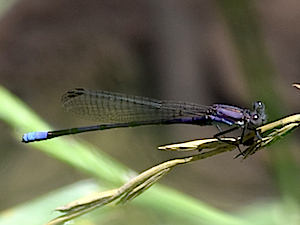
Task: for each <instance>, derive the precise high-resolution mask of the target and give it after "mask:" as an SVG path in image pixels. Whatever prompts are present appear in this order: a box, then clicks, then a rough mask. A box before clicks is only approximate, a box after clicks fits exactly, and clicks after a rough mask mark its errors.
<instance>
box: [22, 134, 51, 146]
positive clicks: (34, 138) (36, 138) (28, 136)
mask: <svg viewBox="0 0 300 225" xmlns="http://www.w3.org/2000/svg"><path fill="white" fill-rule="evenodd" d="M47 135H48V132H46V131H37V132H30V133H26V134H24V135H23V139H22V142H25V143H27V142H33V141H39V140H45V139H47Z"/></svg>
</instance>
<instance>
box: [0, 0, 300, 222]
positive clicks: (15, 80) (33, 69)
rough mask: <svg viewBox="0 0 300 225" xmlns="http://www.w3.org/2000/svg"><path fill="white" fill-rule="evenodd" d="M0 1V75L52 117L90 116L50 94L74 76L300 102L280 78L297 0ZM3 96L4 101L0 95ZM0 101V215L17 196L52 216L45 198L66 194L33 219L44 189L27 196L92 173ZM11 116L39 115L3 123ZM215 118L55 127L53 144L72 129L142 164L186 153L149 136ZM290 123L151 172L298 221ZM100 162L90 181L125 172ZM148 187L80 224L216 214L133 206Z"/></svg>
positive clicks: (192, 191)
mask: <svg viewBox="0 0 300 225" xmlns="http://www.w3.org/2000/svg"><path fill="white" fill-rule="evenodd" d="M8 2H9V3H11V4H10V5H8ZM0 4H1V5H0V7H1V9H2V10H1V13H2V14H1V18H0V84H1V85H2V86H3V87H5V88H6V89H8V90H9V91H10V92H12V93H13V94H14V95H16V96H17V97H18V98H19V99H21V100H22V101H24V102H25V103H26V104H27V105H28V106H29V107H30V108H32V109H33V110H34V111H35V112H36V113H37V114H38V115H40V116H41V117H42V118H43V119H44V120H45V121H47V122H48V123H49V124H51V126H52V127H54V128H55V129H61V128H68V127H70V128H71V127H76V126H85V125H91V124H95V122H91V121H85V120H83V119H80V118H76V117H73V116H71V115H68V114H67V113H64V112H63V111H62V110H61V109H60V98H61V96H62V95H63V94H64V93H65V92H66V91H68V90H69V89H71V88H74V87H86V88H94V89H103V90H109V91H115V92H121V93H127V94H134V95H140V96H147V97H153V98H157V99H168V100H181V101H188V102H195V103H200V104H205V105H210V104H213V103H228V104H233V105H237V106H240V107H245V108H249V107H251V104H252V102H254V101H256V100H261V101H264V103H265V105H266V107H267V114H268V118H269V121H272V120H275V119H279V118H281V117H284V116H286V115H289V114H293V113H296V112H298V111H299V108H300V104H299V99H300V98H299V97H300V92H299V90H297V89H295V88H292V86H291V85H292V83H295V82H300V76H299V74H300V63H299V61H300V42H299V39H300V27H299V20H300V14H299V11H300V2H298V1H290V0H288V1H276V2H274V1H245V0H242V1H238V0H233V1H221V0H219V1H218V0H217V1H204V0H198V1H196V0H189V1H183V0H181V1H179V0H177V1H174V0H173V1H172V0H169V1H168V0H165V1H148V0H141V1H134V0H129V1H118V0H111V1H103V0H86V1H83V0H81V1H79V0H75V1H74V0H73V1H68V0H61V1H50V0H43V1H40V0H18V1H0ZM0 98H2V99H1V101H4V100H6V99H4V98H5V97H4V95H1V96H0ZM21 104H22V103H20V104H19V105H20V106H21V107H23V105H21ZM24 107H26V106H24ZM1 111H3V113H2V114H1V119H2V120H3V121H4V122H2V121H1V122H0V131H1V137H0V141H1V142H0V146H1V147H0V154H1V156H0V180H1V183H0V202H1V203H0V211H4V210H7V209H11V210H10V211H4V213H2V214H1V216H2V217H0V221H1V219H2V221H4V222H5V223H3V224H9V223H10V224H13V223H12V222H9V221H12V220H13V217H14V219H16V217H18V215H17V214H15V215H14V214H13V213H12V212H13V211H14V209H19V208H18V207H19V206H20V204H23V206H24V204H25V206H26V204H28V207H27V208H26V207H25V211H26V210H28V211H26V215H28V216H30V217H33V221H32V222H30V223H25V224H42V223H45V222H47V220H48V219H49V218H50V216H51V218H53V217H55V216H57V214H55V215H51V210H53V209H54V208H55V207H56V206H59V205H62V204H65V203H67V202H68V201H70V200H75V199H76V198H75V199H74V198H72V197H70V198H71V199H70V200H66V199H62V197H58V196H56V197H57V199H58V201H57V202H55V203H54V207H53V206H51V207H49V209H45V211H46V212H49V215H48V216H49V218H45V217H44V218H41V219H37V218H36V219H34V217H35V216H36V214H37V212H36V210H37V207H38V208H39V209H42V206H43V205H45V203H44V202H43V205H42V206H41V205H38V206H37V207H36V208H34V207H33V208H30V207H31V206H32V205H33V204H34V203H36V204H38V202H39V201H41V202H42V200H39V199H40V198H43V197H42V196H45V195H46V196H47V194H48V195H49V193H53V191H55V190H57V189H59V188H63V189H60V190H64V187H66V186H67V185H69V184H73V183H76V182H79V181H81V180H85V179H90V178H93V174H92V173H89V172H88V171H87V170H84V172H83V171H80V170H78V169H76V168H75V167H73V166H70V165H69V164H66V163H64V162H62V161H59V160H57V159H55V158H52V157H49V152H51V149H50V148H52V149H53V151H54V150H55V149H59V148H58V147H55V145H54V144H53V143H54V141H52V140H49V141H47V142H44V143H42V146H44V147H46V148H47V147H49V149H48V154H44V153H43V152H40V151H37V149H36V148H35V147H37V148H38V147H39V145H40V143H38V144H34V143H33V144H27V145H25V144H23V143H21V137H22V134H23V133H26V132H31V131H36V130H39V129H45V128H44V127H42V126H41V127H39V124H35V122H34V121H35V120H34V119H32V120H29V119H28V120H27V117H25V116H24V118H23V117H22V115H23V114H18V113H20V112H21V109H16V108H10V107H9V106H6V105H5V106H3V104H2V109H1ZM9 115H11V116H14V117H16V118H17V119H20V121H23V123H24V124H27V125H28V127H30V126H32V127H34V126H36V127H35V128H28V127H27V125H26V126H25V125H21V123H19V122H15V123H13V122H8V120H7V117H8V116H9ZM29 129H32V130H29ZM216 131H217V129H216V128H215V127H205V128H203V127H196V126H189V125H172V126H155V127H137V128H132V129H118V130H109V131H105V132H101V133H97V132H94V133H89V134H82V135H77V136H75V137H68V138H64V140H67V141H70V145H69V146H70V147H69V148H68V144H66V145H64V147H63V148H68V149H67V150H68V152H69V154H68V157H70V158H72V157H73V155H72V148H73V147H74V146H73V145H72V144H71V143H73V142H72V141H73V139H75V140H77V141H79V142H81V141H83V140H84V141H86V142H87V143H90V144H92V145H94V146H97V147H99V148H100V149H102V150H103V152H105V154H107V155H109V156H110V157H111V158H113V159H115V160H117V161H119V162H121V163H122V164H124V165H126V166H127V167H129V168H130V169H132V170H134V171H136V172H138V173H139V172H141V171H144V170H146V169H148V168H150V167H151V166H153V165H156V164H158V163H160V162H162V161H165V160H168V159H171V158H176V157H182V156H184V155H186V154H182V153H171V152H160V151H157V146H158V145H163V144H168V143H174V142H182V141H187V140H192V139H199V138H205V137H211V136H212V135H214V134H215V133H216ZM16 136H17V137H18V138H17V139H16V138H15V137H16ZM298 136H299V131H296V132H294V133H293V134H292V135H289V136H287V137H286V138H285V139H283V140H282V141H280V142H277V143H276V144H275V145H273V146H270V147H268V148H267V149H264V150H263V151H259V152H257V153H256V154H255V155H253V156H251V157H249V158H248V159H247V160H245V161H243V162H240V160H238V159H235V160H234V159H233V157H234V156H235V155H236V154H237V152H230V153H228V154H223V155H219V156H217V157H213V158H210V159H207V160H203V161H200V162H197V163H194V164H191V165H187V166H182V167H178V168H175V169H174V170H172V171H171V172H170V173H169V174H167V176H166V177H164V178H163V179H162V180H161V181H160V184H163V185H166V186H168V187H171V188H173V189H175V190H178V191H179V192H182V193H184V194H185V195H184V194H183V196H189V198H193V201H197V202H198V203H199V202H200V201H201V202H205V203H206V204H208V205H209V206H211V207H212V209H211V210H212V211H214V210H215V209H216V210H217V211H218V210H220V212H222V213H224V214H225V215H228V216H229V215H230V216H231V215H236V216H238V217H243V218H246V219H245V221H247V222H249V223H251V224H258V221H259V222H260V224H287V222H289V224H298V222H299V220H300V218H299V212H300V211H299V208H300V207H299V203H300V188H299V187H300V166H299V165H300V152H299V138H297V137H298ZM50 146H51V147H50ZM60 147H61V146H60ZM74 148H75V147H74ZM67 150H66V151H67ZM62 151H63V150H62ZM97 151H98V150H97ZM50 155H51V153H50ZM100 158H101V157H100ZM64 161H66V160H64ZM108 164H110V161H109V162H108ZM111 165H112V166H113V167H116V165H114V164H113V163H111ZM99 166H101V165H99ZM106 168H109V167H106ZM122 169H123V170H124V171H127V172H128V171H129V170H128V169H125V167H123V166H120V171H121V170H122ZM91 170H92V169H91ZM99 170H100V169H99ZM107 170H108V171H107V172H105V169H104V170H103V171H101V172H102V174H103V173H104V174H103V176H105V174H109V175H107V176H109V178H107V179H104V180H101V179H99V180H98V181H97V182H95V183H97V184H99V185H100V186H99V187H100V189H101V190H108V189H110V188H116V187H118V185H121V184H122V182H121V181H122V179H119V180H116V181H115V182H114V180H115V179H114V178H113V177H112V175H111V174H110V172H111V169H107ZM129 173H131V172H129ZM127 175H128V174H127ZM94 176H95V174H94ZM128 176H130V174H129V175H128ZM96 177H97V175H96ZM98 178H99V176H98ZM116 179H117V178H116ZM125 180H126V178H124V182H125ZM83 183H84V182H83ZM91 183H92V184H93V183H94V182H91ZM91 183H89V182H88V185H90V184H91ZM80 184H82V183H79V186H80ZM84 185H86V183H84ZM92 186H93V185H92ZM93 187H94V186H93ZM99 187H98V186H97V187H94V188H95V189H97V188H99ZM71 189H72V188H71ZM153 189H155V187H153ZM65 190H68V189H65ZM73 191H74V189H73ZM151 191H152V188H151V189H150V190H149V191H147V193H145V194H143V195H141V196H139V197H138V199H136V200H134V201H133V202H132V203H130V204H128V205H124V206H120V205H119V206H114V204H112V206H108V207H107V208H102V209H99V210H98V211H97V213H98V214H97V213H96V215H97V216H99V217H100V218H98V219H96V220H95V221H96V222H95V221H94V222H93V223H92V222H90V223H89V224H141V223H143V224H182V223H187V224H213V223H212V221H214V218H211V221H209V220H208V221H203V220H202V219H201V210H200V211H199V212H198V213H199V220H198V221H197V218H193V221H192V220H191V221H189V220H187V218H182V217H180V216H179V215H180V214H183V213H184V214H187V217H188V213H189V210H186V211H185V212H182V211H178V212H177V213H174V212H173V214H172V213H164V211H163V210H161V209H160V208H157V205H156V206H153V207H152V206H149V205H143V203H141V202H142V201H143V198H145V199H146V198H147V197H144V195H145V196H148V197H151V193H152V192H151ZM70 192H72V191H66V193H70ZM165 193H168V191H167V192H165ZM153 195H154V194H153ZM164 195H165V194H164ZM63 196H64V195H63ZM39 197H40V198H39ZM34 199H35V200H34ZM51 199H54V197H51ZM153 199H155V197H153ZM59 200H60V201H59ZM33 202H34V203H33ZM45 202H47V201H45ZM159 204H160V205H164V204H166V205H167V203H166V202H164V201H162V202H160V203H159ZM141 205H142V207H141ZM14 207H16V208H14ZM46 207H47V206H45V208H46ZM271 209H272V210H274V211H272V210H271ZM264 210H265V211H264ZM9 212H10V213H9ZM264 213H266V214H264ZM273 214H274V215H275V216H272V215H273ZM101 216H103V217H101ZM194 216H195V214H193V217H194ZM211 216H212V217H213V215H211ZM90 217H92V216H91V215H88V216H86V217H84V218H85V219H86V220H88V219H89V218H90ZM104 217H105V219H104ZM3 218H5V219H6V220H3ZM21 218H22V217H21ZM266 218H267V219H270V221H269V220H264V219H266ZM9 219H11V220H9ZM288 219H291V221H287V220H288ZM14 221H17V220H14ZM41 221H42V222H41ZM99 221H101V223H100V222H99ZM195 221H196V222H195ZM295 221H296V222H295ZM85 222H86V221H85ZM215 222H216V221H215ZM219 222H220V221H219ZM283 222H284V223H283ZM216 223H217V222H216ZM1 224H2V223H1ZM14 224H22V222H21V221H19V222H18V223H14ZM76 224H77V223H76ZM78 224H81V223H79V222H78ZM82 224H87V223H82ZM219 224H225V222H224V223H222V221H221V222H220V223H219ZM239 224H241V223H239Z"/></svg>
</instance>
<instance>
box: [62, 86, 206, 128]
mask: <svg viewBox="0 0 300 225" xmlns="http://www.w3.org/2000/svg"><path fill="white" fill-rule="evenodd" d="M61 104H62V108H63V109H64V110H65V111H67V112H69V113H71V114H73V115H76V116H79V117H82V118H85V119H89V120H95V121H101V122H107V123H126V122H132V121H149V120H162V119H165V120H168V119H174V118H184V117H193V116H201V115H204V114H205V113H206V111H207V109H209V108H210V106H202V105H198V104H194V103H186V102H175V101H159V100H156V99H151V98H146V97H138V96H133V95H125V94H120V93H114V92H109V91H101V90H89V89H84V88H75V89H72V90H70V91H68V92H67V93H66V94H64V95H63V96H62V99H61Z"/></svg>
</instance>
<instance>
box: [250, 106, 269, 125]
mask: <svg viewBox="0 0 300 225" xmlns="http://www.w3.org/2000/svg"><path fill="white" fill-rule="evenodd" d="M252 107H253V109H254V110H253V111H252V112H251V113H250V115H251V120H250V121H251V124H252V125H254V126H260V125H262V124H264V123H266V122H267V115H266V114H265V105H264V103H263V102H261V101H257V102H254V103H253V105H252Z"/></svg>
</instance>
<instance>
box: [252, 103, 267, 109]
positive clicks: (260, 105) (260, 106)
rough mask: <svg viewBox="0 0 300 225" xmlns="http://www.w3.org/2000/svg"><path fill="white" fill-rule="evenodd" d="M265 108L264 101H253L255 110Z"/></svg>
mask: <svg viewBox="0 0 300 225" xmlns="http://www.w3.org/2000/svg"><path fill="white" fill-rule="evenodd" d="M264 108H265V106H264V103H262V102H261V101H257V102H254V103H253V109H254V110H258V111H260V110H263V109H264Z"/></svg>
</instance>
